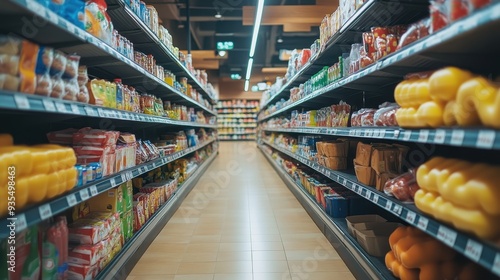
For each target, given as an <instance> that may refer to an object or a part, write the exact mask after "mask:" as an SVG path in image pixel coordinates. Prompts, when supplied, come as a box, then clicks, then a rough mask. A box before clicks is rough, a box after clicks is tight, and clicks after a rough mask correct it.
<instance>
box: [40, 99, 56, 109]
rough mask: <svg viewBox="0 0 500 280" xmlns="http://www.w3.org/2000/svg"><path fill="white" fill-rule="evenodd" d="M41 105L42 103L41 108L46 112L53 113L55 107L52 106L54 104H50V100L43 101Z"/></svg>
mask: <svg viewBox="0 0 500 280" xmlns="http://www.w3.org/2000/svg"><path fill="white" fill-rule="evenodd" d="M42 103H43V107H44V108H45V111H47V112H55V111H56V106H55V105H54V102H52V100H47V99H43V100H42Z"/></svg>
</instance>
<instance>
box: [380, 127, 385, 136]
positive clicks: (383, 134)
mask: <svg viewBox="0 0 500 280" xmlns="http://www.w3.org/2000/svg"><path fill="white" fill-rule="evenodd" d="M379 136H380V138H384V137H385V129H382V130H380V133H379Z"/></svg>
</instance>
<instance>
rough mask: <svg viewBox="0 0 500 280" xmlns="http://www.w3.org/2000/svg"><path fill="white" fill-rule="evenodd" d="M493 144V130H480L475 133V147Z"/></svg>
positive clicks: (485, 146) (489, 147)
mask: <svg viewBox="0 0 500 280" xmlns="http://www.w3.org/2000/svg"><path fill="white" fill-rule="evenodd" d="M493 144H495V131H493V130H481V131H479V134H478V135H477V142H476V147H478V148H486V149H491V148H493Z"/></svg>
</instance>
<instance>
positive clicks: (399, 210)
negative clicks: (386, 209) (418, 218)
mask: <svg viewBox="0 0 500 280" xmlns="http://www.w3.org/2000/svg"><path fill="white" fill-rule="evenodd" d="M392 212H394V213H395V214H397V215H398V216H401V213H402V212H403V207H402V206H401V205H399V204H394V209H392Z"/></svg>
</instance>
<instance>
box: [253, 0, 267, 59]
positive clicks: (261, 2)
mask: <svg viewBox="0 0 500 280" xmlns="http://www.w3.org/2000/svg"><path fill="white" fill-rule="evenodd" d="M263 11H264V0H259V3H258V4H257V14H256V15H255V23H254V24H255V25H254V29H253V36H252V44H251V45H250V57H253V55H254V54H255V47H256V45H257V37H258V36H259V29H260V24H261V21H262V13H263Z"/></svg>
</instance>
